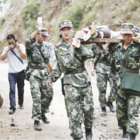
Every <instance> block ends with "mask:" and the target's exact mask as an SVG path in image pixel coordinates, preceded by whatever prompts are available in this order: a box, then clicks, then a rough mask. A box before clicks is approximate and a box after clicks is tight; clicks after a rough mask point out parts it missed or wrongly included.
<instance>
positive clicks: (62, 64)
mask: <svg viewBox="0 0 140 140" xmlns="http://www.w3.org/2000/svg"><path fill="white" fill-rule="evenodd" d="M59 29H60V35H61V37H62V40H61V41H60V42H59V43H58V44H57V45H56V57H57V68H56V69H55V70H54V71H53V72H52V73H51V75H50V80H48V81H47V86H48V87H49V85H50V83H51V82H55V81H56V80H57V79H58V78H59V77H60V76H61V74H62V73H63V74H64V77H63V89H64V90H63V91H64V93H63V94H65V105H66V111H67V115H68V118H69V126H70V129H71V136H72V138H73V139H74V140H81V138H82V129H81V125H82V123H83V122H84V125H85V131H86V140H92V125H93V95H92V88H91V81H90V77H89V75H88V73H87V71H86V70H85V68H84V61H85V60H86V59H90V58H92V57H93V54H92V50H91V49H88V48H87V47H82V46H81V47H80V48H74V47H73V46H72V45H71V43H72V37H73V32H74V29H73V25H72V23H71V21H69V20H64V21H63V22H61V23H60V24H59Z"/></svg>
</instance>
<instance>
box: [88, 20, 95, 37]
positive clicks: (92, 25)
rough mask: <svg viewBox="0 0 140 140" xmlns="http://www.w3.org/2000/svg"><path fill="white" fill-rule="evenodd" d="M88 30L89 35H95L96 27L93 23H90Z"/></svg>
mask: <svg viewBox="0 0 140 140" xmlns="http://www.w3.org/2000/svg"><path fill="white" fill-rule="evenodd" d="M89 28H90V30H91V34H95V33H96V26H95V23H94V22H92V24H91V25H90V26H89Z"/></svg>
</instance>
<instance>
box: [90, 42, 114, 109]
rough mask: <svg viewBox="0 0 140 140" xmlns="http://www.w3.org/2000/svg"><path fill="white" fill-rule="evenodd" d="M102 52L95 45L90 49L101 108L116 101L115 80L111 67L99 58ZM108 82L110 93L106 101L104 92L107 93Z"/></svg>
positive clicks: (99, 46) (100, 48) (99, 47)
mask: <svg viewBox="0 0 140 140" xmlns="http://www.w3.org/2000/svg"><path fill="white" fill-rule="evenodd" d="M102 50H103V48H102V46H101V45H97V44H95V45H94V46H93V47H92V51H93V53H94V65H95V70H96V76H97V87H98V90H99V101H100V106H101V108H103V107H106V105H108V102H109V103H112V102H113V101H115V99H116V88H115V80H114V79H113V77H111V75H113V73H111V66H110V65H109V64H108V63H107V62H106V60H105V59H102V58H101V57H100V53H101V51H102ZM108 81H109V83H110V87H111V92H110V95H109V97H108V100H106V91H107V82H108Z"/></svg>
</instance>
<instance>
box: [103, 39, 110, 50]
mask: <svg viewBox="0 0 140 140" xmlns="http://www.w3.org/2000/svg"><path fill="white" fill-rule="evenodd" d="M109 44H110V43H109V42H108V41H107V42H106V43H103V44H102V47H103V49H104V50H108V48H109Z"/></svg>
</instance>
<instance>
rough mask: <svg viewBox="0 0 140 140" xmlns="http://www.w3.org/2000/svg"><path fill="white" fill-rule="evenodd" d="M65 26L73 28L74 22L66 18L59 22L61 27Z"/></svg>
mask: <svg viewBox="0 0 140 140" xmlns="http://www.w3.org/2000/svg"><path fill="white" fill-rule="evenodd" d="M65 27H68V28H73V25H72V22H71V21H70V20H64V21H62V22H61V23H60V24H59V29H60V30H61V29H63V28H65Z"/></svg>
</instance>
